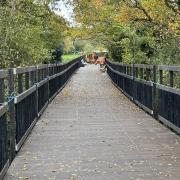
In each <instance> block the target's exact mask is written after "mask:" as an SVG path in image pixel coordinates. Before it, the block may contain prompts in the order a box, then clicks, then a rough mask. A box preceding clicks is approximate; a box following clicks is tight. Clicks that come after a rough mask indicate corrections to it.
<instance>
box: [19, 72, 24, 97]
mask: <svg viewBox="0 0 180 180" xmlns="http://www.w3.org/2000/svg"><path fill="white" fill-rule="evenodd" d="M22 92H23V74H18V93H19V94H21V93H22Z"/></svg>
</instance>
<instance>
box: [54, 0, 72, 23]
mask: <svg viewBox="0 0 180 180" xmlns="http://www.w3.org/2000/svg"><path fill="white" fill-rule="evenodd" d="M51 7H52V8H53V10H54V12H55V13H56V14H58V15H60V16H63V17H64V18H65V19H66V20H67V21H68V22H70V23H73V22H74V21H73V7H72V6H71V5H69V4H67V3H66V0H59V1H55V3H54V4H53V5H52V6H51Z"/></svg>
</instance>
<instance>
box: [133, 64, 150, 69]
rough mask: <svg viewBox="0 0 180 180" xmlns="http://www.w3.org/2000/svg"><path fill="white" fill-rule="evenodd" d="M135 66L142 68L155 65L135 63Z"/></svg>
mask: <svg viewBox="0 0 180 180" xmlns="http://www.w3.org/2000/svg"><path fill="white" fill-rule="evenodd" d="M134 67H137V68H142V69H153V65H149V64H134Z"/></svg>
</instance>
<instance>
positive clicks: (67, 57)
mask: <svg viewBox="0 0 180 180" xmlns="http://www.w3.org/2000/svg"><path fill="white" fill-rule="evenodd" d="M79 56H80V55H79V54H64V55H63V56H62V59H63V62H68V61H71V60H73V59H75V58H77V57H79Z"/></svg>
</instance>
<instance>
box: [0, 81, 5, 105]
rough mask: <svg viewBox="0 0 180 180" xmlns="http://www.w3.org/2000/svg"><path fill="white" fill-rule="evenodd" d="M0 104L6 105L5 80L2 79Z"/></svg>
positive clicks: (0, 82)
mask: <svg viewBox="0 0 180 180" xmlns="http://www.w3.org/2000/svg"><path fill="white" fill-rule="evenodd" d="M0 103H4V79H0Z"/></svg>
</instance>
